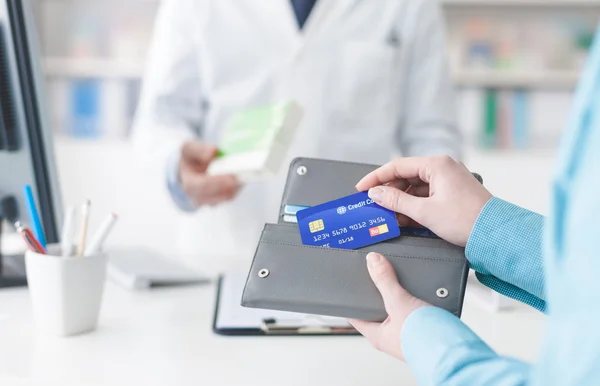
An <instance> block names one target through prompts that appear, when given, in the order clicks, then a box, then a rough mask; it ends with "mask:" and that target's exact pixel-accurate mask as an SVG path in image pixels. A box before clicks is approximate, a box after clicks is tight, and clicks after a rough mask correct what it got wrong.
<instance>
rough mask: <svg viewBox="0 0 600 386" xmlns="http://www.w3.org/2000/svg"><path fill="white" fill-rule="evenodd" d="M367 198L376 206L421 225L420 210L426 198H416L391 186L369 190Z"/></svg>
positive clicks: (421, 214)
mask: <svg viewBox="0 0 600 386" xmlns="http://www.w3.org/2000/svg"><path fill="white" fill-rule="evenodd" d="M369 198H370V199H372V200H373V201H375V203H377V204H378V205H381V206H383V207H384V208H387V209H389V210H393V211H394V212H396V213H400V214H403V215H405V216H408V217H410V218H411V219H413V220H415V221H416V222H418V223H421V224H422V223H423V221H422V220H423V219H422V218H421V217H423V215H424V213H423V211H422V210H421V209H422V206H423V203H424V200H426V198H422V197H416V196H413V195H412V194H408V193H406V192H403V191H402V190H400V189H397V188H394V187H391V186H376V187H374V188H371V189H369Z"/></svg>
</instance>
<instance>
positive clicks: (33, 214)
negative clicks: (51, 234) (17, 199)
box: [23, 185, 46, 248]
mask: <svg viewBox="0 0 600 386" xmlns="http://www.w3.org/2000/svg"><path fill="white" fill-rule="evenodd" d="M23 195H24V196H25V204H26V206H27V210H28V211H29V217H30V219H31V225H32V226H33V232H34V234H35V237H36V238H37V240H38V241H39V243H40V244H41V245H42V247H44V248H46V236H44V229H43V228H42V223H41V221H40V215H39V213H38V210H37V208H36V206H35V200H34V199H33V191H32V190H31V186H29V185H25V188H24V189H23Z"/></svg>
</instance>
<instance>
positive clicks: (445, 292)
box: [435, 288, 448, 299]
mask: <svg viewBox="0 0 600 386" xmlns="http://www.w3.org/2000/svg"><path fill="white" fill-rule="evenodd" d="M435 294H436V295H437V297H438V298H442V299H443V298H445V297H448V290H447V289H445V288H438V289H437V291H435Z"/></svg>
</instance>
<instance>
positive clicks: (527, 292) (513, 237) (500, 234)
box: [465, 197, 546, 312]
mask: <svg viewBox="0 0 600 386" xmlns="http://www.w3.org/2000/svg"><path fill="white" fill-rule="evenodd" d="M544 223H545V218H544V216H542V215H540V214H537V213H534V212H531V211H529V210H527V209H523V208H521V207H519V206H516V205H513V204H511V203H508V202H506V201H504V200H501V199H499V198H497V197H494V198H492V199H490V200H489V201H488V203H487V204H486V205H485V206H484V208H483V210H482V211H481V213H480V214H479V217H478V219H477V221H476V222H475V226H474V227H473V231H472V232H471V235H470V237H469V241H468V242H467V248H466V251H465V254H466V256H467V259H468V260H469V263H470V264H471V268H472V269H473V270H474V271H475V274H476V276H477V279H478V280H479V281H480V282H481V283H482V284H484V285H486V286H488V287H489V288H491V289H493V290H494V291H497V292H499V293H501V294H503V295H505V296H508V297H510V298H513V299H516V300H519V301H521V302H523V303H525V304H529V305H530V306H532V307H534V308H537V309H538V310H540V311H542V312H545V311H546V301H545V284H544V261H543V235H544Z"/></svg>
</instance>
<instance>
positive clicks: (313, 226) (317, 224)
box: [308, 220, 325, 233]
mask: <svg viewBox="0 0 600 386" xmlns="http://www.w3.org/2000/svg"><path fill="white" fill-rule="evenodd" d="M308 229H310V233H316V232H321V231H322V230H324V229H325V223H323V220H316V221H311V222H309V223H308Z"/></svg>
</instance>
